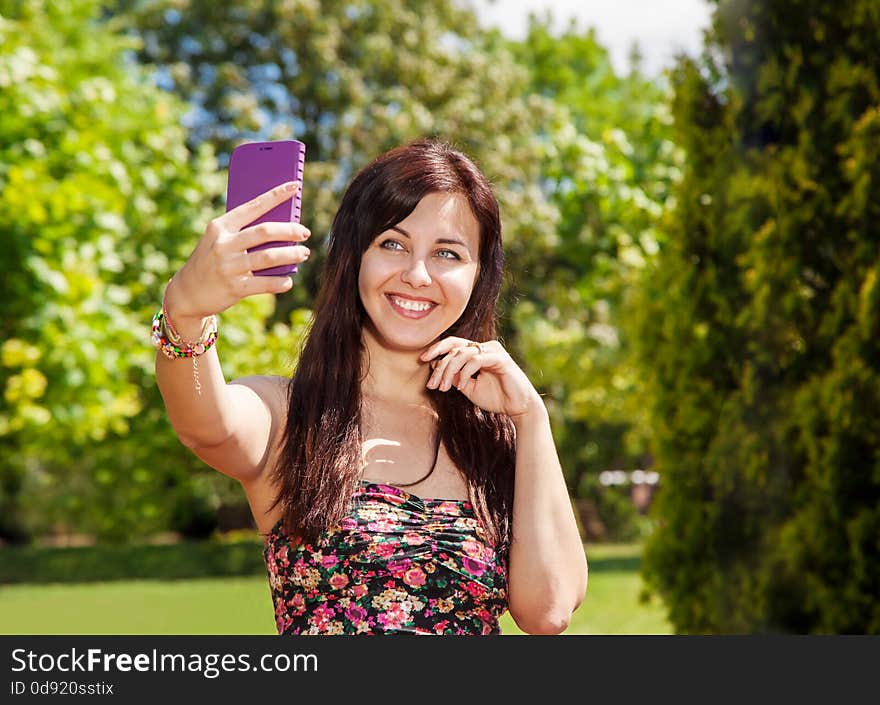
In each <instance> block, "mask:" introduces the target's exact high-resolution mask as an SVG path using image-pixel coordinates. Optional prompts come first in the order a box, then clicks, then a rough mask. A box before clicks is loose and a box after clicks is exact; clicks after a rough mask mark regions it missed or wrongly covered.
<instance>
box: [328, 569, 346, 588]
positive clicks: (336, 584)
mask: <svg viewBox="0 0 880 705" xmlns="http://www.w3.org/2000/svg"><path fill="white" fill-rule="evenodd" d="M346 585H348V576H347V575H346V574H345V573H336V574H335V575H332V576H331V577H330V587H332V588H333V589H334V590H341V589H342V588H344V587H345V586H346Z"/></svg>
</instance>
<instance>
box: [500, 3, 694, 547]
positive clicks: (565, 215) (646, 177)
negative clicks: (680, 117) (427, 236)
mask: <svg viewBox="0 0 880 705" xmlns="http://www.w3.org/2000/svg"><path fill="white" fill-rule="evenodd" d="M551 25H552V16H547V17H545V18H544V19H543V20H538V19H536V18H535V17H532V18H531V22H530V26H529V31H528V33H527V36H526V37H525V39H524V40H523V41H521V42H509V41H508V42H504V41H503V40H500V38H498V39H499V41H500V42H501V43H502V44H504V45H505V46H507V47H508V48H509V49H510V50H511V51H512V52H513V53H514V55H515V56H516V58H517V60H518V61H519V62H520V63H521V64H522V65H523V66H524V67H527V68H528V70H529V74H530V86H529V87H530V89H531V90H532V91H533V92H535V93H537V94H540V95H542V96H545V97H548V98H551V99H552V100H553V101H554V103H555V104H556V105H557V114H556V115H555V119H554V121H553V122H545V123H544V124H543V125H542V126H541V128H540V133H539V134H540V139H541V145H542V154H541V185H542V190H543V191H544V192H545V194H546V197H547V198H548V200H549V201H550V202H551V203H552V204H554V205H555V206H556V207H557V208H558V210H559V213H560V219H559V224H558V226H557V228H556V231H555V233H554V238H553V240H552V242H547V243H544V244H543V246H542V243H536V244H534V245H533V250H534V257H533V260H532V261H531V262H530V268H529V270H528V271H527V272H525V273H524V275H523V276H522V279H523V280H524V281H527V287H528V289H527V293H526V296H525V297H524V300H523V301H522V303H521V304H520V305H519V306H518V307H517V309H516V311H515V312H514V320H515V326H516V328H517V331H518V333H519V336H520V337H519V339H520V340H521V347H522V350H523V354H524V358H525V359H526V361H527V363H528V365H529V367H530V369H536V370H540V371H541V377H540V381H541V384H542V385H543V386H544V387H545V388H546V389H547V390H548V391H549V392H550V403H549V407H550V410H551V413H552V414H553V416H554V420H555V421H556V425H555V427H556V429H557V430H558V432H557V443H558V445H559V448H560V454H561V456H562V457H563V458H564V462H563V465H564V467H565V468H566V471H567V472H568V474H569V478H570V482H571V485H572V487H573V488H574V489H575V491H576V494H577V495H578V496H579V497H589V498H590V499H592V500H593V501H594V502H595V505H596V507H597V510H598V513H599V516H600V518H601V520H602V523H603V524H604V525H605V526H606V527H607V528H608V530H609V533H610V534H612V535H614V536H616V537H617V538H619V539H630V538H634V537H635V536H636V534H637V532H638V531H639V528H638V521H637V512H636V510H635V507H634V506H633V503H632V502H631V501H630V500H629V497H628V496H627V497H625V498H624V497H619V496H618V494H619V493H616V492H614V491H612V490H610V489H609V488H603V487H601V486H600V485H599V482H598V475H599V472H600V471H602V470H607V469H618V468H624V469H628V470H630V469H634V468H644V467H648V466H650V465H651V463H652V458H651V455H650V444H649V441H650V428H649V424H648V420H647V416H646V414H645V408H644V405H643V404H642V400H641V398H640V395H639V394H638V393H637V392H638V390H639V388H640V386H641V381H640V372H639V371H638V370H637V368H636V366H635V361H634V360H633V359H632V345H631V342H630V336H631V333H630V331H629V330H628V329H627V328H626V327H625V322H626V320H627V316H626V315H625V310H626V306H627V298H626V294H627V292H628V291H629V290H630V289H631V288H632V287H633V286H634V284H635V281H636V279H637V275H638V273H639V272H640V271H641V270H642V268H643V267H644V266H645V263H646V262H647V261H648V260H649V259H650V258H651V257H652V256H653V255H654V254H655V253H656V252H657V250H658V247H659V241H660V240H661V238H662V234H661V233H660V232H658V230H657V228H656V224H657V221H658V218H659V216H660V214H661V213H662V211H663V208H664V206H665V204H666V201H667V198H668V197H669V191H670V187H671V185H672V184H673V183H674V182H675V180H676V179H677V178H678V175H679V174H680V165H681V154H680V150H677V149H676V148H675V146H674V145H673V143H672V141H671V137H672V127H671V123H672V116H671V113H670V111H669V107H668V100H667V91H666V89H665V87H664V85H663V84H662V83H658V82H656V81H653V80H649V79H647V78H646V77H644V76H643V75H642V74H641V72H640V67H639V63H638V61H639V60H638V55H637V53H634V54H633V57H632V64H631V69H630V72H629V73H628V74H627V75H625V76H618V75H617V74H615V72H614V70H613V68H612V66H611V61H610V57H609V54H608V52H607V50H606V49H604V48H603V47H601V46H600V45H599V44H598V43H597V41H596V38H595V35H594V33H593V32H592V31H589V32H587V33H583V32H581V31H579V30H577V29H576V27H575V26H574V25H572V26H571V27H570V28H569V29H568V30H567V31H565V32H563V33H562V34H561V35H559V34H552V33H551V32H550V29H549V28H550V26H551ZM621 500H622V501H621Z"/></svg>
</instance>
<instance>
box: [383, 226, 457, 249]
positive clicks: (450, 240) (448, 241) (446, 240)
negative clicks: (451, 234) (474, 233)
mask: <svg viewBox="0 0 880 705" xmlns="http://www.w3.org/2000/svg"><path fill="white" fill-rule="evenodd" d="M390 229H391V230H396V231H397V232H399V233H400V234H401V235H404V236H405V237H408V238H409V239H410V240H412V236H411V235H410V234H409V233H408V232H407V231H406V230H404V229H403V228H401V227H400V226H399V225H392V226H391V228H390ZM436 242H440V243H443V244H445V245H461V246H462V247H464V248H465V249H467V243H466V242H464V241H463V240H456V239H453V238H448V237H438V238H437V240H436Z"/></svg>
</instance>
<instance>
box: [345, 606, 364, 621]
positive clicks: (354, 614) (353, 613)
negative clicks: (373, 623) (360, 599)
mask: <svg viewBox="0 0 880 705" xmlns="http://www.w3.org/2000/svg"><path fill="white" fill-rule="evenodd" d="M345 616H346V617H348V618H349V619H350V620H351V621H352V622H361V621H363V620H364V619H366V617H367V611H366V610H365V609H364V608H363V607H358V606H357V605H352V606H351V607H349V608H348V609H347V610H346V611H345Z"/></svg>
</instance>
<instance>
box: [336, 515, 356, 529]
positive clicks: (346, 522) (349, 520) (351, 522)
mask: <svg viewBox="0 0 880 705" xmlns="http://www.w3.org/2000/svg"><path fill="white" fill-rule="evenodd" d="M339 528H340V529H345V530H346V531H348V530H351V529H356V528H357V519H355V518H354V517H345V518H343V520H342V521H341V522H339Z"/></svg>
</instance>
